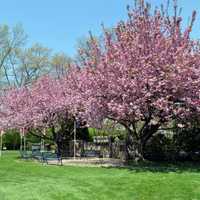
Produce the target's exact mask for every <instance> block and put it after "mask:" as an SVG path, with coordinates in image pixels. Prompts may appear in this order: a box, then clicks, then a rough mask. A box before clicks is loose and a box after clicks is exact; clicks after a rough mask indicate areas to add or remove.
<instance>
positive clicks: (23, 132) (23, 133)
mask: <svg viewBox="0 0 200 200" xmlns="http://www.w3.org/2000/svg"><path fill="white" fill-rule="evenodd" d="M22 136H23V139H24V151H26V137H25V130H24V128H22Z"/></svg>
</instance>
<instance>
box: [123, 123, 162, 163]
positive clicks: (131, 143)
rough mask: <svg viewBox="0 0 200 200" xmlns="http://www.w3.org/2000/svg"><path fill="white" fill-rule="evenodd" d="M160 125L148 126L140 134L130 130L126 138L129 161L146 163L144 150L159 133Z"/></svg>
mask: <svg viewBox="0 0 200 200" xmlns="http://www.w3.org/2000/svg"><path fill="white" fill-rule="evenodd" d="M159 127H160V124H146V126H144V128H142V129H141V130H140V132H139V133H138V134H135V133H134V132H133V131H131V130H130V129H128V134H127V138H126V158H127V160H134V161H136V162H138V161H144V149H145V145H146V143H147V142H148V141H149V139H150V138H151V137H152V136H153V135H154V134H155V133H156V132H157V130H158V128H159Z"/></svg>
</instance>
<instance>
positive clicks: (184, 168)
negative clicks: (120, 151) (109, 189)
mask: <svg viewBox="0 0 200 200" xmlns="http://www.w3.org/2000/svg"><path fill="white" fill-rule="evenodd" d="M107 168H109V169H111V168H112V169H114V168H115V169H128V170H130V171H132V172H136V173H137V172H153V173H171V172H176V173H185V172H189V173H197V172H200V162H171V163H170V162H142V163H134V162H129V163H127V164H125V165H124V166H123V167H107Z"/></svg>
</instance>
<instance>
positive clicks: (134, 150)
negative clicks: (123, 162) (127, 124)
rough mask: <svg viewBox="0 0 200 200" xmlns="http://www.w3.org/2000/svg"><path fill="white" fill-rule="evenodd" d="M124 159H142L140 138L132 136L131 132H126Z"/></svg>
mask: <svg viewBox="0 0 200 200" xmlns="http://www.w3.org/2000/svg"><path fill="white" fill-rule="evenodd" d="M126 159H127V160H134V161H136V162H138V161H143V160H144V156H143V145H142V143H141V140H139V139H137V138H136V137H134V136H133V134H131V133H128V135H127V138H126Z"/></svg>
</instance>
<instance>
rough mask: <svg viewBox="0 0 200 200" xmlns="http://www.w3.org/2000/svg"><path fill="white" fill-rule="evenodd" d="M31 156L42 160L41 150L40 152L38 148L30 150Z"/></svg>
mask: <svg viewBox="0 0 200 200" xmlns="http://www.w3.org/2000/svg"><path fill="white" fill-rule="evenodd" d="M32 157H33V158H35V159H37V160H39V161H41V162H43V156H42V152H40V151H38V150H35V151H32Z"/></svg>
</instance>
